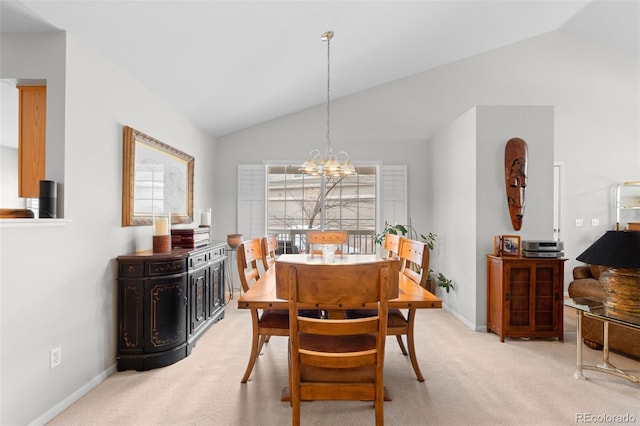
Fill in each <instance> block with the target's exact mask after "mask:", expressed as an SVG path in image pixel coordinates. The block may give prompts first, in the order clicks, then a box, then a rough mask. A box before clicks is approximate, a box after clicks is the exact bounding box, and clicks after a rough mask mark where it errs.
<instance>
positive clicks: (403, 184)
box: [380, 165, 409, 227]
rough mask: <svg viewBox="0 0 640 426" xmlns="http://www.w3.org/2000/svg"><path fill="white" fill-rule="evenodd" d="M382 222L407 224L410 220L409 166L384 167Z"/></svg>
mask: <svg viewBox="0 0 640 426" xmlns="http://www.w3.org/2000/svg"><path fill="white" fill-rule="evenodd" d="M380 186H381V188H380V198H381V200H380V206H381V210H382V211H381V216H380V218H381V222H380V227H383V226H384V223H385V221H386V222H388V223H390V224H396V223H399V224H406V223H408V218H409V206H408V203H407V166H406V165H394V166H382V167H381V177H380Z"/></svg>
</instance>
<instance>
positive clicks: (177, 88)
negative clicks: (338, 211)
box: [0, 0, 640, 136]
mask: <svg viewBox="0 0 640 426" xmlns="http://www.w3.org/2000/svg"><path fill="white" fill-rule="evenodd" d="M0 29H1V30H2V31H3V32H5V31H8V32H16V31H20V32H21V31H57V30H64V31H68V33H69V34H70V35H71V36H72V37H74V38H76V39H78V40H81V41H83V42H84V43H86V44H88V45H89V46H91V47H92V48H93V49H95V50H96V51H98V52H99V53H100V54H102V55H103V56H104V57H105V58H106V59H108V60H109V61H111V62H113V63H114V64H116V65H118V66H119V67H121V68H122V69H123V70H125V71H126V72H127V73H129V74H130V75H131V76H133V77H134V78H136V79H137V80H139V81H140V82H142V83H144V84H145V85H146V86H148V87H149V88H150V89H151V90H153V91H154V92H156V93H158V94H159V95H160V96H162V97H164V98H165V99H166V100H167V101H169V102H170V103H172V104H173V105H174V106H175V107H176V108H178V109H179V110H181V111H183V112H184V114H186V115H187V116H188V117H190V119H191V120H193V122H195V123H196V124H197V125H199V126H201V127H202V128H204V129H206V130H208V131H209V132H210V133H211V134H212V135H215V136H223V135H225V134H229V133H232V132H234V131H237V130H240V129H243V128H247V127H250V126H253V125H256V124H258V123H261V122H265V121H268V120H272V119H275V118H277V117H280V116H283V115H287V114H290V113H293V112H296V111H300V110H303V109H306V108H309V107H312V106H315V105H318V104H322V103H323V102H325V100H326V78H327V75H326V73H327V46H326V43H324V42H322V41H321V40H320V36H321V35H322V33H323V32H325V31H326V30H332V31H334V33H335V37H334V38H333V40H332V42H331V96H332V98H338V97H342V96H346V95H349V94H352V93H356V92H359V91H362V90H365V89H367V88H371V87H374V86H377V85H380V84H384V83H386V82H389V81H393V80H396V79H400V78H403V77H406V76H408V75H412V74H415V73H419V72H422V71H426V70H428V69H432V68H434V67H438V66H441V65H444V64H447V63H450V62H453V61H456V60H460V59H462V58H465V57H468V56H472V55H477V54H480V53H482V52H486V51H488V50H491V49H495V48H499V47H501V46H505V45H508V44H512V43H516V42H518V41H521V40H524V39H527V38H530V37H534V36H537V35H539V34H543V33H547V32H549V31H563V32H566V33H569V34H572V35H576V36H579V37H585V38H588V39H591V40H593V41H596V42H599V43H606V44H609V45H611V46H613V47H614V48H618V49H624V50H626V51H629V52H632V53H635V54H638V53H639V52H640V3H639V2H638V1H637V0H629V1H616V0H610V1H600V0H597V1H587V0H567V1H560V0H556V1H542V0H530V1H528V0H508V1H484V0H472V1H456V0H449V1H433V0H430V1H416V0H414V1H304V0H300V1H268V0H262V1H242V0H240V1H212V0H210V1H205V0H200V1H156V0H137V1H125V0H118V1H113V0H109V1H101V0H95V1H79V0H65V1H61V0H46V1H45V0H37V1H34V0H0Z"/></svg>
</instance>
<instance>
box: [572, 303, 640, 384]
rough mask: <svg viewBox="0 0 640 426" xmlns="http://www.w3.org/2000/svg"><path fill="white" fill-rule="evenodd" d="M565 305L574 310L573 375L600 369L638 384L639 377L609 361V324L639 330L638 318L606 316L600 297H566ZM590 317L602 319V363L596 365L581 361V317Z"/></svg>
mask: <svg viewBox="0 0 640 426" xmlns="http://www.w3.org/2000/svg"><path fill="white" fill-rule="evenodd" d="M564 305H565V306H568V307H570V308H573V309H575V310H576V326H577V334H576V372H575V373H574V376H575V378H576V379H585V378H586V377H584V375H583V374H582V370H583V369H584V370H593V371H600V372H601V373H607V374H612V375H614V376H617V377H622V378H623V379H627V380H630V381H632V382H633V383H637V384H640V377H636V376H634V375H632V374H629V373H628V372H626V371H624V370H622V369H620V368H618V367H616V366H615V365H613V364H611V362H610V361H609V324H610V323H613V324H616V325H620V326H623V327H628V328H631V329H635V330H640V320H639V321H638V322H637V323H636V322H629V321H624V320H621V319H618V318H614V317H611V316H608V315H606V314H605V312H604V307H603V305H602V299H597V298H590V297H580V298H575V299H567V300H565V302H564ZM585 316H586V317H590V318H594V319H597V320H599V321H602V323H603V329H604V338H603V348H602V364H597V365H585V364H583V363H582V318H583V317H585Z"/></svg>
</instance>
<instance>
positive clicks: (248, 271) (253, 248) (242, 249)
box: [237, 238, 262, 292]
mask: <svg viewBox="0 0 640 426" xmlns="http://www.w3.org/2000/svg"><path fill="white" fill-rule="evenodd" d="M237 258H238V275H239V276H240V283H241V284H242V290H243V291H245V292H247V291H249V288H250V287H251V286H252V285H253V284H254V283H255V282H256V281H258V279H260V271H259V270H258V262H262V244H261V243H260V238H254V239H253V240H248V241H244V242H243V243H241V244H240V245H239V246H238V250H237Z"/></svg>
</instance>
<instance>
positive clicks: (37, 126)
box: [18, 86, 47, 198]
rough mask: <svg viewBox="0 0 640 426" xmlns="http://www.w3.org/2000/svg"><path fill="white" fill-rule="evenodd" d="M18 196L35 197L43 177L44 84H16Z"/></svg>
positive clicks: (45, 117)
mask: <svg viewBox="0 0 640 426" xmlns="http://www.w3.org/2000/svg"><path fill="white" fill-rule="evenodd" d="M18 103H19V106H18V197H21V198H37V197H38V193H39V182H40V181H41V180H44V178H45V166H46V153H47V152H46V136H47V87H46V86H18Z"/></svg>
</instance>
